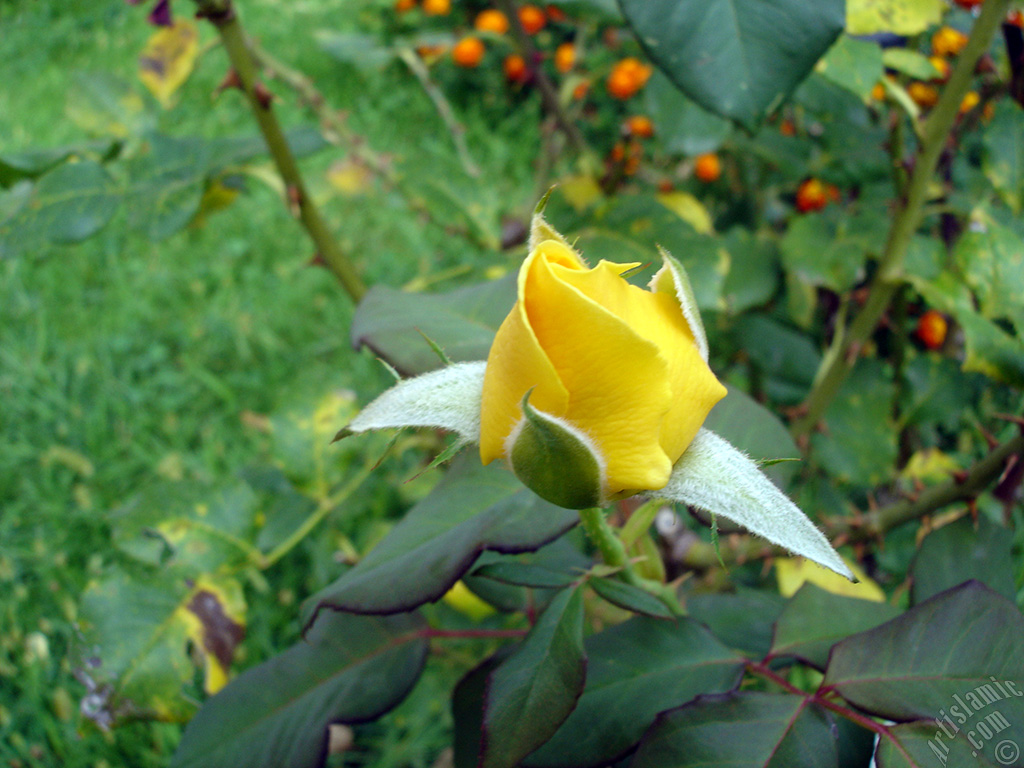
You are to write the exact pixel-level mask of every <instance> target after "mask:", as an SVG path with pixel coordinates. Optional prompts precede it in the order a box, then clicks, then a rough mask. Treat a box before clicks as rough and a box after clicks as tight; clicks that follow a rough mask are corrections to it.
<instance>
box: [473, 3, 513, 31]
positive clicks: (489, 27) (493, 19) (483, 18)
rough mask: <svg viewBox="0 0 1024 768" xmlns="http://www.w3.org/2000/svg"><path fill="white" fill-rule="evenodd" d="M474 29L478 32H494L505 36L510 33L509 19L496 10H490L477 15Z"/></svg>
mask: <svg viewBox="0 0 1024 768" xmlns="http://www.w3.org/2000/svg"><path fill="white" fill-rule="evenodd" d="M473 27H474V28H475V29H476V31H477V32H493V33H494V34H496V35H504V34H505V33H506V32H508V17H507V16H506V15H505V14H504V13H502V12H501V11H499V10H497V9H496V8H488V9H487V10H486V11H480V13H478V14H477V15H476V20H475V21H474V22H473Z"/></svg>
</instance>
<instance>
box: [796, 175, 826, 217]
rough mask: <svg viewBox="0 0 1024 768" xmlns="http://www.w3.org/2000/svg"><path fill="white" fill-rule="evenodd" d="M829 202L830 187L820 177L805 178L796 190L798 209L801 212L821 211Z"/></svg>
mask: <svg viewBox="0 0 1024 768" xmlns="http://www.w3.org/2000/svg"><path fill="white" fill-rule="evenodd" d="M827 204H828V189H827V188H826V187H825V185H824V184H822V183H821V181H819V180H818V179H805V180H804V181H802V182H801V183H800V186H799V187H797V190H796V209H797V210H798V211H800V213H809V212H810V211H820V210H821V209H822V208H824V207H825V206H826V205H827Z"/></svg>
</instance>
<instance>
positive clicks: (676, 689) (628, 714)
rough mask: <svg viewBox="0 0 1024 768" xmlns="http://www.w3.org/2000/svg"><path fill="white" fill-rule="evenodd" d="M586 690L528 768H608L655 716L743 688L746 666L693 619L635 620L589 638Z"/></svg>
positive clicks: (630, 745)
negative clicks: (698, 699)
mask: <svg viewBox="0 0 1024 768" xmlns="http://www.w3.org/2000/svg"><path fill="white" fill-rule="evenodd" d="M586 652H587V658H588V660H589V661H588V666H587V684H586V688H584V690H583V695H582V696H581V697H580V700H579V703H578V704H577V706H576V709H575V710H573V712H572V714H571V715H569V718H568V719H567V720H566V721H565V723H563V724H562V727H561V728H559V730H558V732H557V733H556V734H555V735H554V736H553V737H552V739H551V740H550V741H549V742H548V743H547V744H545V745H544V746H543V747H541V748H540V749H538V750H537V751H536V752H534V753H533V754H531V755H530V756H529V757H528V758H527V759H526V760H525V761H524V764H525V765H526V766H529V768H556V767H558V768H560V767H561V766H569V765H571V766H574V767H575V768H590V767H591V766H597V765H606V764H608V763H610V762H612V761H613V760H614V759H615V758H617V757H619V756H621V755H623V754H625V753H626V752H628V751H629V750H630V749H632V748H633V746H634V745H635V744H636V743H637V742H638V741H639V740H640V737H641V736H642V735H643V733H644V731H645V730H646V729H647V728H648V726H649V725H650V724H651V723H652V722H653V721H654V718H655V716H656V715H657V714H658V713H659V712H662V711H664V710H666V709H669V708H671V707H677V706H679V705H681V704H683V703H685V702H687V701H690V700H691V699H693V698H694V697H696V696H698V695H701V694H708V693H722V692H725V691H728V690H731V689H732V688H734V687H735V686H736V685H738V684H739V681H740V678H741V677H742V675H743V659H742V657H740V656H738V655H737V654H735V653H734V652H732V651H730V650H729V649H727V648H726V647H725V646H724V645H722V644H721V643H720V642H718V640H716V639H715V637H714V636H713V635H712V634H711V633H710V632H708V630H707V629H705V628H704V627H703V626H701V625H700V624H698V623H697V622H696V621H693V620H692V619H687V618H683V619H676V620H674V621H663V620H657V619H647V618H637V619H632V620H630V621H627V622H625V623H623V624H619V625H618V626H615V627H612V628H611V629H607V630H605V631H604V632H601V633H600V634H597V635H593V636H591V637H589V638H587V642H586Z"/></svg>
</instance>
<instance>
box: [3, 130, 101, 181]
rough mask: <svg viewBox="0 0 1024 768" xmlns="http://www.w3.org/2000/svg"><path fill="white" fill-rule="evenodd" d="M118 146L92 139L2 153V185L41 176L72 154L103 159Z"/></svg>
mask: <svg viewBox="0 0 1024 768" xmlns="http://www.w3.org/2000/svg"><path fill="white" fill-rule="evenodd" d="M117 146H118V145H117V144H116V143H115V142H113V141H92V142H88V143H86V144H81V145H73V146H67V147H55V148H53V149H32V150H28V151H27V152H18V153H14V152H11V153H0V187H9V186H11V185H12V184H14V182H16V181H19V180H21V179H34V178H36V177H38V176H41V175H42V174H44V173H46V172H47V171H49V170H50V169H51V168H53V167H54V166H56V165H57V164H58V163H62V162H64V161H65V160H67V159H68V158H69V157H72V156H76V155H77V156H82V155H89V156H96V157H99V158H101V159H102V158H104V157H106V156H108V155H110V154H111V153H112V152H114V151H115V148H116V147H117Z"/></svg>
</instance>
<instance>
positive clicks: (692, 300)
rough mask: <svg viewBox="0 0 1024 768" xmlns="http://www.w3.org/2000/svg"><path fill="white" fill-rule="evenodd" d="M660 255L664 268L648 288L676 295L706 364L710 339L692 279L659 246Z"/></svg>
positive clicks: (676, 261) (658, 272)
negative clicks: (702, 318)
mask: <svg viewBox="0 0 1024 768" xmlns="http://www.w3.org/2000/svg"><path fill="white" fill-rule="evenodd" d="M658 253H660V254H661V260H662V267H661V269H659V270H658V271H657V273H656V274H655V275H654V277H652V278H651V282H650V283H649V284H648V287H649V288H650V289H651V290H652V291H655V292H659V291H660V292H664V293H674V294H675V296H676V298H677V299H678V300H679V306H680V308H681V309H682V311H683V317H684V318H686V322H687V324H688V325H689V326H690V333H692V334H693V340H694V342H695V343H696V344H697V351H698V352H700V356H701V358H703V360H704V362H705V363H706V362H707V361H708V337H707V334H706V333H705V332H704V321H703V320H701V319H700V310H699V309H698V308H697V298H696V297H695V296H694V293H693V286H691V285H690V277H689V275H687V274H686V268H685V267H684V266H683V265H682V264H681V263H680V262H679V260H678V259H676V258H675V257H674V256H673V255H672V254H670V253H669V252H668V251H666V250H665V249H664V248H662V247H661V246H660V245H659V246H658Z"/></svg>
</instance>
